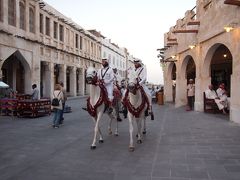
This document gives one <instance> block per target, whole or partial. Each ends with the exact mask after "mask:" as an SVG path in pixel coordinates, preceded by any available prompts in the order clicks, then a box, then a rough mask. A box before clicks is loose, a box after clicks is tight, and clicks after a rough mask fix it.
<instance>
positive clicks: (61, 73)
mask: <svg viewBox="0 0 240 180" xmlns="http://www.w3.org/2000/svg"><path fill="white" fill-rule="evenodd" d="M66 71H67V66H66V64H61V65H60V71H59V81H62V82H63V84H64V87H65V88H66V83H67V80H66V79H67V78H66Z"/></svg>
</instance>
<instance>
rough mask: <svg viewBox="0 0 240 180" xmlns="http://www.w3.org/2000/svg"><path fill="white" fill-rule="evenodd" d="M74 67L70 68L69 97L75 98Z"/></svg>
mask: <svg viewBox="0 0 240 180" xmlns="http://www.w3.org/2000/svg"><path fill="white" fill-rule="evenodd" d="M76 95H77V91H76V67H74V66H72V67H71V68H70V96H76Z"/></svg>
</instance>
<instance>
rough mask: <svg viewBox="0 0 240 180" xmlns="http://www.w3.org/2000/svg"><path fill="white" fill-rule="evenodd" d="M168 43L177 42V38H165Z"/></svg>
mask: <svg viewBox="0 0 240 180" xmlns="http://www.w3.org/2000/svg"><path fill="white" fill-rule="evenodd" d="M167 40H168V41H177V38H167Z"/></svg>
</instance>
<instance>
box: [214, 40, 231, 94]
mask: <svg viewBox="0 0 240 180" xmlns="http://www.w3.org/2000/svg"><path fill="white" fill-rule="evenodd" d="M210 72H211V83H212V85H213V86H214V89H217V88H218V86H219V84H221V83H224V84H225V86H226V90H227V92H228V93H229V94H228V95H229V96H230V89H231V74H232V54H231V52H230V51H229V49H228V48H227V47H226V46H225V45H223V44H221V45H219V46H218V47H217V48H216V50H215V52H214V53H213V56H212V59H211V65H210Z"/></svg>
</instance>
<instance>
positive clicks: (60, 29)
mask: <svg viewBox="0 0 240 180" xmlns="http://www.w3.org/2000/svg"><path fill="white" fill-rule="evenodd" d="M59 39H60V41H64V29H63V25H61V24H60V25H59Z"/></svg>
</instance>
